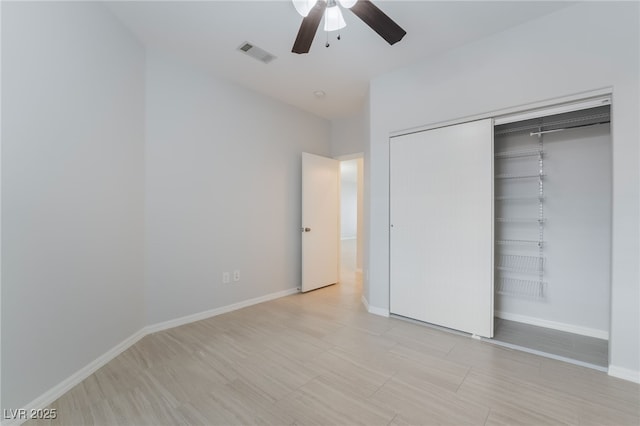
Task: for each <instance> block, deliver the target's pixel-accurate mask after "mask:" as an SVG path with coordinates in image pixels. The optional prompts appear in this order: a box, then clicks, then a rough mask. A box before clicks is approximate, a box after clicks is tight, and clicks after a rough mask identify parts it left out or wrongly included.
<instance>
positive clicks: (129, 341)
mask: <svg viewBox="0 0 640 426" xmlns="http://www.w3.org/2000/svg"><path fill="white" fill-rule="evenodd" d="M295 293H298V289H295V288H292V289H289V290H283V291H279V292H276V293H271V294H267V295H264V296H260V297H256V298H253V299H249V300H244V301H242V302H238V303H233V304H231V305H227V306H222V307H220V308H215V309H211V310H208V311H205V312H200V313H197V314H193V315H187V316H185V317H182V318H177V319H174V320H170V321H165V322H161V323H158V324H153V325H149V326H147V327H144V328H143V329H141V330H139V331H137V332H135V333H134V334H132V335H131V336H129V337H128V338H126V339H125V340H123V341H122V342H120V343H119V344H117V345H116V346H114V347H113V348H111V349H109V350H108V351H107V352H105V353H104V354H102V355H101V356H100V357H98V358H96V359H95V360H94V361H92V362H91V363H89V364H88V365H86V366H85V367H83V368H81V369H80V370H78V371H76V372H75V373H74V374H72V375H71V376H69V377H67V378H66V379H65V380H63V381H62V382H60V383H59V384H57V385H56V386H54V387H53V388H51V389H49V390H48V391H47V392H45V393H43V394H42V395H40V396H39V397H38V398H36V399H34V400H33V401H31V402H30V403H29V404H27V405H26V406H25V407H24V410H25V412H26V413H29V412H30V411H31V410H38V409H41V408H44V407H46V406H48V405H49V404H51V403H52V402H53V401H55V400H56V399H58V398H60V397H61V396H62V395H64V394H65V393H67V392H68V391H69V390H71V388H73V387H74V386H76V385H77V384H79V383H80V382H82V381H83V380H84V379H86V378H87V377H89V376H90V375H92V374H93V373H95V372H96V371H97V370H98V369H100V368H101V367H103V366H104V365H105V364H107V363H108V362H109V361H111V360H112V359H114V358H115V357H117V356H118V355H120V354H121V353H122V352H124V351H126V350H127V349H129V348H130V347H131V346H133V345H134V344H136V343H137V342H138V341H139V340H140V339H142V338H143V337H145V336H146V335H148V334H151V333H157V332H158V331H162V330H167V329H169V328H173V327H178V326H180V325H185V324H188V323H191V322H195V321H200V320H203V319H206V318H211V317H214V316H216V315H220V314H224V313H227V312H231V311H235V310H238V309H242V308H246V307H247V306H252V305H256V304H258V303H262V302H267V301H269V300H274V299H278V298H280V297H285V296H289V295H292V294H295ZM25 421H27V419H2V421H1V422H0V425H2V426H14V425H20V424H22V423H24V422H25Z"/></svg>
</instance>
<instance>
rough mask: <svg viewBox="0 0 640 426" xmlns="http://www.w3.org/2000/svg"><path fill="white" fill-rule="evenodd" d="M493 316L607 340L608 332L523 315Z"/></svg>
mask: <svg viewBox="0 0 640 426" xmlns="http://www.w3.org/2000/svg"><path fill="white" fill-rule="evenodd" d="M495 316H496V317H498V318H502V319H504V320H507V321H516V322H521V323H524V324H529V325H536V326H538V327H546V328H551V329H553V330H559V331H566V332H568V333H574V334H580V335H581V336H588V337H595V338H596V339H604V340H609V332H608V331H604V330H598V329H595V328H589V327H581V326H578V325H573V324H565V323H562V322H556V321H548V320H543V319H540V318H534V317H528V316H525V315H518V314H511V313H509V312H501V311H496V312H495Z"/></svg>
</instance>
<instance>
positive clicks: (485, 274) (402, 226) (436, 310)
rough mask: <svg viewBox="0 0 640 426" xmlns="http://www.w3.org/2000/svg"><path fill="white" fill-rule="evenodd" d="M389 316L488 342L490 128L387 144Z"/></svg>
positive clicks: (478, 125) (470, 126)
mask: <svg viewBox="0 0 640 426" xmlns="http://www.w3.org/2000/svg"><path fill="white" fill-rule="evenodd" d="M390 145H391V147H390V150H391V152H390V157H391V160H390V161H391V163H390V204H391V206H390V207H391V210H390V222H391V223H390V224H391V228H390V245H391V247H390V253H391V259H390V263H391V272H390V274H391V276H390V283H391V285H390V311H391V313H393V314H397V315H402V316H405V317H409V318H414V319H417V320H420V321H425V322H428V323H432V324H437V325H441V326H444V327H448V328H452V329H456V330H460V331H464V332H467V333H472V334H475V335H478V336H483V337H493V122H492V120H491V119H488V120H481V121H474V122H470V123H465V124H460V125H456V126H449V127H442V128H438V129H433V130H428V131H423V132H419V133H414V134H409V135H404V136H398V137H394V138H392V139H391V142H390Z"/></svg>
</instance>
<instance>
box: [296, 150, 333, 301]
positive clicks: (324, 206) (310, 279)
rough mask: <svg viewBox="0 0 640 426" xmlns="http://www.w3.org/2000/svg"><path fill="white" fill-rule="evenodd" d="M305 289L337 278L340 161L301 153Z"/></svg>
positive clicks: (303, 287)
mask: <svg viewBox="0 0 640 426" xmlns="http://www.w3.org/2000/svg"><path fill="white" fill-rule="evenodd" d="M301 231H302V291H303V292H305V291H310V290H315V289H317V288H320V287H324V286H327V285H330V284H335V283H337V282H338V273H339V270H338V268H339V264H338V256H339V243H340V238H339V236H340V162H339V161H338V160H334V159H332V158H327V157H321V156H319V155H313V154H308V153H306V152H304V153H302V228H301Z"/></svg>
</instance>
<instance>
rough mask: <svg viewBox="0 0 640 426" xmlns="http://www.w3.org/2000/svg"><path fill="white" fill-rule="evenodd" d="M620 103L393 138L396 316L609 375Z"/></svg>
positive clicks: (559, 108)
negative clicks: (615, 112)
mask: <svg viewBox="0 0 640 426" xmlns="http://www.w3.org/2000/svg"><path fill="white" fill-rule="evenodd" d="M609 123H610V101H609V99H608V98H603V99H595V100H594V99H591V100H588V101H586V102H580V103H575V104H570V105H559V106H555V107H552V108H547V109H544V110H534V111H528V112H525V113H520V114H513V115H510V116H502V117H495V119H493V120H492V119H485V120H479V121H473V122H469V123H463V124H456V125H452V126H445V127H440V128H435V129H430V130H426V131H420V132H413V133H409V134H403V135H400V136H396V137H392V138H391V140H390V301H389V302H390V303H389V306H390V313H391V314H393V315H397V316H402V317H408V318H412V319H417V320H419V321H423V322H425V323H430V324H435V325H438V326H442V327H446V328H451V329H455V330H459V331H463V332H466V333H470V334H473V335H476V336H478V337H482V338H487V339H491V340H490V341H492V342H495V343H499V344H502V345H506V346H509V347H514V348H519V349H524V350H529V351H532V352H535V353H541V354H546V355H549V356H553V357H556V358H560V359H568V360H569V359H570V360H574V361H575V362H577V363H579V364H583V365H588V366H591V367H595V368H604V367H606V366H607V364H608V359H607V356H608V345H607V339H608V331H609V317H610V274H611V267H610V258H611V188H612V164H611V161H612V160H611V133H610V125H609Z"/></svg>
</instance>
